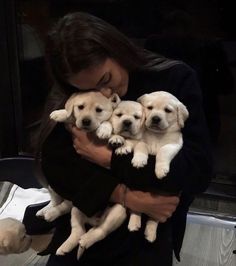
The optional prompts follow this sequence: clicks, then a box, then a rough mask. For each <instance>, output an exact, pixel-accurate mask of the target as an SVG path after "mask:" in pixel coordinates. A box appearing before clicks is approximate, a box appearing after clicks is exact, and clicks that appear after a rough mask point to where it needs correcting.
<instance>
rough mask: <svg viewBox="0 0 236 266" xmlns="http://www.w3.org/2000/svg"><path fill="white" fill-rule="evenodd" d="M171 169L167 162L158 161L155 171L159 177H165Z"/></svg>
mask: <svg viewBox="0 0 236 266" xmlns="http://www.w3.org/2000/svg"><path fill="white" fill-rule="evenodd" d="M169 170H170V166H169V164H167V163H157V164H156V167H155V173H156V176H157V178H158V179H162V178H164V177H165V176H166V175H167V174H168V172H169Z"/></svg>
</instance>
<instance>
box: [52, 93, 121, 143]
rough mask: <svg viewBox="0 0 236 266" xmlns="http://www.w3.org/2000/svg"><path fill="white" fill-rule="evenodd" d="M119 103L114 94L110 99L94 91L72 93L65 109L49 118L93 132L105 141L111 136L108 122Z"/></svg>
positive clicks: (117, 97) (57, 111) (55, 112)
mask: <svg viewBox="0 0 236 266" xmlns="http://www.w3.org/2000/svg"><path fill="white" fill-rule="evenodd" d="M119 102H120V98H119V96H118V95H117V94H116V93H114V94H112V95H111V97H110V98H107V97H105V96H103V95H102V94H101V93H100V92H96V91H91V92H84V93H74V94H72V96H71V97H70V98H69V99H68V101H67V102H66V104H65V109H61V110H56V111H53V112H52V113H51V114H50V118H51V119H53V120H54V121H57V122H67V123H68V122H69V123H74V124H75V125H76V127H78V128H80V129H83V130H85V131H87V132H91V131H95V132H96V135H97V136H98V137H99V138H100V139H107V138H109V137H110V135H111V127H110V126H109V122H108V120H109V118H110V117H111V115H112V112H113V108H114V107H116V106H117V104H118V103H119Z"/></svg>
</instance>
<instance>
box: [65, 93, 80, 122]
mask: <svg viewBox="0 0 236 266" xmlns="http://www.w3.org/2000/svg"><path fill="white" fill-rule="evenodd" d="M76 96H78V93H73V94H72V95H71V96H70V98H69V99H68V100H67V102H66V104H65V109H66V111H67V116H68V118H69V117H70V116H71V115H72V113H73V107H74V101H75V97H76Z"/></svg>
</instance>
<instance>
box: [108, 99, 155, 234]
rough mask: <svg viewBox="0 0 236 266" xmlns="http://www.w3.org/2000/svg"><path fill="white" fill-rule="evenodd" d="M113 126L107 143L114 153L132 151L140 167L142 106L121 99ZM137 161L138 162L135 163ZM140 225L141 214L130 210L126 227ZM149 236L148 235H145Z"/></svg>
mask: <svg viewBox="0 0 236 266" xmlns="http://www.w3.org/2000/svg"><path fill="white" fill-rule="evenodd" d="M110 121H111V125H112V127H113V135H112V137H111V138H110V139H109V143H110V144H111V146H113V147H118V148H116V149H115V153H116V154H127V153H131V152H133V159H132V164H133V165H134V166H135V167H142V166H144V165H141V164H140V158H142V156H143V150H144V149H145V148H146V144H145V143H144V142H143V133H144V122H145V112H144V108H143V106H142V105H141V104H140V103H138V102H134V101H121V102H120V103H119V104H118V106H117V107H116V108H115V109H114V111H113V114H112V117H111V119H110ZM137 163H138V164H137ZM140 227H141V215H139V214H134V213H132V212H131V214H130V219H129V224H128V229H129V230H130V231H137V230H139V228H140ZM147 238H148V239H149V238H151V237H149V235H148V236H147Z"/></svg>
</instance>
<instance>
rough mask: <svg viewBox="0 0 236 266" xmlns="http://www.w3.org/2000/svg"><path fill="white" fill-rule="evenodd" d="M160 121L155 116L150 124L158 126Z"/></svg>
mask: <svg viewBox="0 0 236 266" xmlns="http://www.w3.org/2000/svg"><path fill="white" fill-rule="evenodd" d="M160 121H161V118H160V117H159V116H157V115H155V116H153V117H152V123H153V124H159V122H160Z"/></svg>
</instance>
